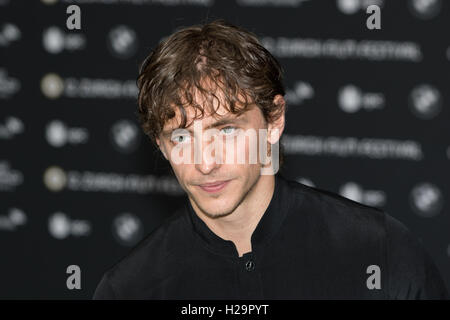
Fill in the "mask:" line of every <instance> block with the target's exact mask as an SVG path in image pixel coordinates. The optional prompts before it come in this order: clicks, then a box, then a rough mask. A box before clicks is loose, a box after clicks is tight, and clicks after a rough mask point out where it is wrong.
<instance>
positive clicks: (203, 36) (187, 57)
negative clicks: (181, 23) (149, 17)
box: [137, 19, 285, 156]
mask: <svg viewBox="0 0 450 320" xmlns="http://www.w3.org/2000/svg"><path fill="white" fill-rule="evenodd" d="M282 73H283V70H282V67H281V65H280V64H279V62H278V61H277V60H276V59H275V58H274V57H273V56H272V54H270V52H269V51H268V50H267V49H265V48H264V47H263V46H262V45H261V44H260V42H259V40H258V39H257V37H256V35H255V34H253V33H251V32H249V31H247V30H245V29H243V28H241V27H238V26H235V25H232V24H230V23H228V22H226V21H224V20H222V19H220V20H215V21H212V22H210V23H206V24H202V25H194V26H190V27H185V28H182V29H180V30H178V31H177V32H175V33H173V34H172V35H170V36H169V37H168V38H166V39H164V40H163V41H162V42H160V43H159V44H158V45H157V46H156V48H154V49H153V50H152V51H151V52H150V54H149V55H148V56H147V58H146V59H145V60H144V62H143V63H142V65H141V67H140V70H139V76H138V78H137V85H138V88H139V95H138V119H139V122H140V124H141V126H142V128H143V131H144V133H145V134H146V135H148V136H149V137H150V138H151V140H152V141H153V142H155V141H156V138H158V136H159V135H160V133H161V132H162V130H163V128H164V125H165V123H166V122H167V121H168V120H170V119H172V118H173V117H175V115H176V113H175V108H178V109H179V111H180V114H181V117H182V120H181V121H182V122H181V128H186V127H188V126H189V125H190V123H187V119H186V118H187V117H186V111H185V108H186V107H193V108H195V117H194V119H192V120H195V119H197V118H199V117H203V116H204V112H205V109H206V108H208V111H209V112H210V113H212V114H214V113H215V112H216V111H217V109H218V108H219V106H220V99H219V98H218V96H217V94H216V93H217V90H220V91H221V93H222V97H224V98H223V99H224V100H225V101H224V107H225V108H226V110H228V111H229V112H232V113H233V114H236V115H239V114H241V113H243V112H245V111H246V110H248V107H249V106H250V105H257V106H258V107H259V108H260V110H261V111H262V114H263V116H264V119H265V120H266V122H268V123H271V122H272V121H275V120H277V119H278V117H279V116H281V115H282V113H283V112H284V111H285V110H284V109H282V108H280V107H279V106H277V105H276V104H274V103H273V99H274V97H275V96H276V95H277V94H280V95H282V96H284V95H285V89H284V85H283V80H282ZM195 93H197V94H199V95H200V96H201V97H202V98H204V99H202V100H204V101H205V102H206V103H205V104H204V105H200V104H198V103H196V102H195V101H194V94H195ZM214 100H215V101H216V102H217V103H216V104H214ZM214 105H216V107H217V108H214ZM280 147H281V144H280ZM281 155H282V152H280V156H281Z"/></svg>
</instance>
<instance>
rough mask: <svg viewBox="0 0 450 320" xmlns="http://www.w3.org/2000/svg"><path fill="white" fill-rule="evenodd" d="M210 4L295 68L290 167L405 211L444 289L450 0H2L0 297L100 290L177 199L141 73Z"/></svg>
mask: <svg viewBox="0 0 450 320" xmlns="http://www.w3.org/2000/svg"><path fill="white" fill-rule="evenodd" d="M73 5H75V6H73ZM371 5H375V9H374V10H373V11H371V12H368V11H367V8H368V7H369V6H371ZM373 8H374V7H372V9H373ZM377 8H378V9H379V10H376V9H377ZM74 15H75V16H74ZM374 15H377V16H374ZM77 17H78V18H79V19H75V18H77ZM216 18H224V19H226V20H228V21H229V22H231V23H234V24H237V25H240V26H243V27H245V28H247V29H249V30H251V31H253V32H254V33H255V34H256V35H257V36H258V37H259V39H260V40H261V42H262V44H263V45H264V46H265V47H266V48H267V49H268V50H269V51H270V52H271V53H272V54H273V55H274V56H275V57H276V58H278V59H279V61H280V63H281V64H282V66H283V68H284V70H285V85H286V96H285V98H286V101H287V103H288V110H287V115H286V119H287V120H286V121H287V122H286V126H287V127H286V130H285V135H284V137H283V146H284V150H285V165H284V167H283V168H282V172H283V174H284V175H285V176H286V177H288V178H290V179H293V180H297V181H299V182H301V183H304V184H306V185H310V186H314V187H316V188H320V189H325V190H329V191H332V192H335V193H338V194H340V195H342V196H345V197H347V198H350V199H352V200H355V201H358V202H361V203H364V204H367V205H370V206H374V207H378V208H381V209H383V210H385V211H386V212H388V213H389V214H391V215H392V216H394V217H396V218H397V219H398V220H400V221H402V222H403V223H404V224H405V225H406V226H407V227H408V228H410V229H411V230H412V231H413V232H414V234H416V235H417V236H418V237H419V238H420V240H421V241H422V242H423V244H424V246H425V247H426V249H427V250H428V251H429V252H430V254H431V255H432V257H433V258H434V261H435V262H436V264H437V266H438V267H439V269H440V271H441V273H442V275H443V277H444V278H445V280H446V282H447V284H448V286H449V287H450V206H449V205H450V204H449V202H450V184H449V182H450V110H449V103H450V94H449V89H450V87H449V84H450V76H449V75H450V3H448V1H442V0H441V1H438V0H434V1H433V0H404V1H393V0H390V1H388V0H386V1H382V0H377V1H376V0H371V1H368V0H334V1H331V0H327V1H319V0H315V1H314V0H226V1H219V0H79V1H69V0H34V1H17V0H0V57H1V59H0V253H1V258H0V261H1V263H0V283H1V285H0V297H1V298H63V299H73V298H87V299H90V298H91V296H92V294H93V292H94V289H95V287H96V286H97V284H98V282H99V280H100V278H101V276H102V274H103V272H104V271H105V270H106V269H107V268H109V267H111V266H112V265H113V264H114V263H115V262H117V261H118V260H119V259H120V258H121V257H123V256H124V255H125V254H126V253H127V252H129V250H130V249H131V248H132V247H133V246H134V245H135V244H136V243H137V242H138V241H139V240H141V239H142V238H143V237H144V236H145V235H146V234H148V233H149V232H151V231H152V230H154V229H155V228H156V227H157V226H158V225H159V224H161V223H162V222H163V221H164V220H165V219H166V218H167V217H169V216H170V215H171V213H173V211H174V210H175V209H176V208H177V207H179V206H180V205H181V204H182V202H183V201H184V199H185V198H184V194H183V192H182V190H181V188H180V187H179V185H178V183H177V181H176V179H175V177H174V176H173V175H172V174H171V171H170V168H169V164H168V163H167V162H166V161H165V160H164V159H163V158H162V157H161V156H160V154H159V153H158V151H157V150H156V149H155V148H154V147H153V145H152V143H151V142H150V140H149V139H148V138H147V137H146V136H145V135H144V134H143V132H142V130H141V128H140V126H139V124H138V121H137V116H136V111H137V102H136V96H137V92H138V90H137V87H136V82H135V81H136V77H137V74H138V68H139V65H140V63H141V62H142V61H143V59H144V58H145V57H146V55H147V54H148V53H149V51H150V49H151V48H153V47H154V46H155V45H156V44H157V43H158V42H159V41H161V40H162V39H163V38H165V37H167V36H168V35H170V34H171V33H172V32H174V31H175V30H177V29H178V28H179V27H182V26H189V25H192V24H198V23H202V22H204V21H211V20H214V19H216ZM74 270H78V271H79V272H80V273H81V280H80V283H79V286H78V287H77V288H73V287H70V286H68V282H69V281H68V278H69V277H70V275H71V274H72V272H73V271H74Z"/></svg>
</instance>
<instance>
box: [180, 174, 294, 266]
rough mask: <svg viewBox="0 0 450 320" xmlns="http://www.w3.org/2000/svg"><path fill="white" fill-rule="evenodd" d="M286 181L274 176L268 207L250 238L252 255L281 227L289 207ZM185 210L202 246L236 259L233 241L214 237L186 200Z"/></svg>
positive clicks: (280, 176)
mask: <svg viewBox="0 0 450 320" xmlns="http://www.w3.org/2000/svg"><path fill="white" fill-rule="evenodd" d="M287 188H288V186H287V180H286V179H285V178H284V177H283V176H282V175H281V174H280V173H279V172H277V173H276V174H275V186H274V192H273V194H272V198H271V200H270V202H269V205H268V207H267V209H266V211H265V212H264V214H263V215H262V217H261V219H260V220H259V222H258V224H257V226H256V228H255V230H254V231H253V234H252V236H251V244H252V253H256V252H258V251H260V250H261V249H262V248H263V246H264V245H265V244H266V243H268V242H269V241H270V239H271V238H272V236H274V235H275V234H276V232H277V231H278V230H279V228H280V226H281V225H282V223H283V221H284V219H285V217H286V214H287V212H288V207H289V197H288V192H287V191H288V190H287ZM186 210H187V211H188V216H189V217H190V219H189V221H190V222H191V223H192V226H193V230H194V232H195V233H196V234H197V235H198V236H199V237H200V240H201V241H202V242H203V244H204V245H206V246H207V247H208V249H210V250H211V251H214V252H215V253H218V254H221V255H226V256H230V257H236V258H237V257H238V252H237V249H236V246H235V245H234V243H233V241H231V240H225V239H223V238H221V237H219V236H218V235H216V234H215V233H214V232H213V231H212V230H211V229H209V227H208V226H207V225H206V223H205V222H204V221H203V220H202V219H200V218H199V217H198V215H197V214H196V213H195V211H194V208H193V207H192V205H191V202H190V201H189V198H187V199H186Z"/></svg>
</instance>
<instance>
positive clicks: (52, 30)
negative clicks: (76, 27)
mask: <svg viewBox="0 0 450 320" xmlns="http://www.w3.org/2000/svg"><path fill="white" fill-rule="evenodd" d="M64 41H65V37H64V33H63V32H62V31H61V29H59V28H58V27H54V26H53V27H49V28H47V29H46V30H45V31H44V33H43V36H42V44H43V46H44V48H45V50H47V51H48V52H50V53H53V54H56V53H60V52H61V51H63V49H64Z"/></svg>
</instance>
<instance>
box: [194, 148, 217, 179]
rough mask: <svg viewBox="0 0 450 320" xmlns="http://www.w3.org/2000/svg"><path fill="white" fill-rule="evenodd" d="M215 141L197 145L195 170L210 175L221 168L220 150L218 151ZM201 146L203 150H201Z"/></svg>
mask: <svg viewBox="0 0 450 320" xmlns="http://www.w3.org/2000/svg"><path fill="white" fill-rule="evenodd" d="M214 141H215V139H212V141H201V142H200V143H197V144H196V146H195V148H196V150H195V151H194V152H195V154H194V157H195V159H194V160H195V168H196V169H197V170H198V171H200V172H201V173H202V174H209V173H211V172H212V171H213V170H215V169H217V168H219V167H220V166H221V155H220V152H216V151H220V150H216V147H215V143H214ZM200 145H201V148H200Z"/></svg>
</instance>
